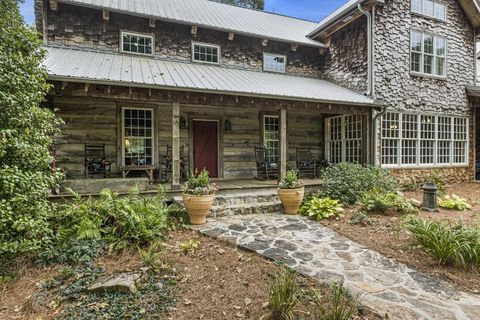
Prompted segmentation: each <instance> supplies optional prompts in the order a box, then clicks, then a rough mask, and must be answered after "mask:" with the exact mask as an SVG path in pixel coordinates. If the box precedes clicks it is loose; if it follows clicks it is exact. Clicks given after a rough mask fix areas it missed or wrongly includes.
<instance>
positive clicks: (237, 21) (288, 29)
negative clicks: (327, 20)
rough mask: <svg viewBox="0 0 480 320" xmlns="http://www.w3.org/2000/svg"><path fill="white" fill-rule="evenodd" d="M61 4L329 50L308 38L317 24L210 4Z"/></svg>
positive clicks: (109, 0) (156, 0) (176, 0)
mask: <svg viewBox="0 0 480 320" xmlns="http://www.w3.org/2000/svg"><path fill="white" fill-rule="evenodd" d="M59 2H62V3H67V4H72V5H78V6H82V7H90V8H95V9H100V10H108V11H112V12H119V13H125V14H131V15H138V16H143V17H148V18H154V19H158V20H165V21H172V22H176V23H182V24H188V25H196V26H199V27H205V28H209V29H215V30H222V31H227V32H235V33H238V34H244V35H250V36H256V37H262V38H266V39H270V40H277V41H283V42H290V43H298V44H302V45H307V46H314V47H325V45H324V44H322V43H320V42H318V41H315V40H312V39H310V38H308V37H307V34H309V33H310V32H312V31H313V30H314V29H315V28H316V27H317V23H316V22H311V21H306V20H301V19H297V18H292V17H287V16H282V15H278V14H273V13H269V12H264V11H259V10H252V9H247V8H240V7H236V6H232V5H227V4H223V3H218V2H214V1H209V0H135V1H125V0H123V1H122V0H59Z"/></svg>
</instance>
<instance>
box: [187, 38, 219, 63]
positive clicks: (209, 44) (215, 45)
mask: <svg viewBox="0 0 480 320" xmlns="http://www.w3.org/2000/svg"><path fill="white" fill-rule="evenodd" d="M195 45H199V46H204V47H210V48H215V49H217V50H218V62H209V61H201V60H195ZM192 62H195V63H205V64H213V65H220V64H221V63H222V47H221V46H220V45H218V44H212V43H206V42H198V41H192Z"/></svg>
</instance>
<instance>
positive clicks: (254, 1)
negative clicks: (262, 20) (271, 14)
mask: <svg viewBox="0 0 480 320" xmlns="http://www.w3.org/2000/svg"><path fill="white" fill-rule="evenodd" d="M220 2H223V3H228V4H233V5H235V6H238V7H244V8H250V9H258V10H264V9H265V0H220Z"/></svg>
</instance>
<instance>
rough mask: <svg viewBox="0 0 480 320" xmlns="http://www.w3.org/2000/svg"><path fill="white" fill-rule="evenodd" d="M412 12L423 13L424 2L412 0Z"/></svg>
mask: <svg viewBox="0 0 480 320" xmlns="http://www.w3.org/2000/svg"><path fill="white" fill-rule="evenodd" d="M412 11H413V12H416V13H422V0H412Z"/></svg>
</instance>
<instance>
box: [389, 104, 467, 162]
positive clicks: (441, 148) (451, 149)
mask: <svg viewBox="0 0 480 320" xmlns="http://www.w3.org/2000/svg"><path fill="white" fill-rule="evenodd" d="M381 132H382V149H381V150H382V164H383V165H385V166H394V167H397V166H425V165H458V164H467V163H468V156H467V155H468V119H467V118H463V117H449V116H435V115H417V114H410V113H404V114H402V113H387V114H385V115H384V116H383V118H382V131H381Z"/></svg>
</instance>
